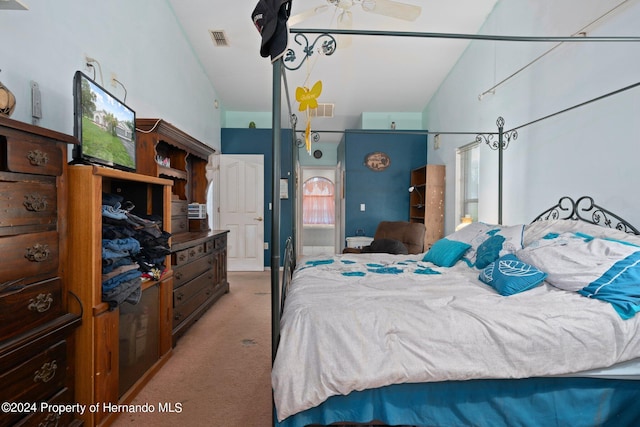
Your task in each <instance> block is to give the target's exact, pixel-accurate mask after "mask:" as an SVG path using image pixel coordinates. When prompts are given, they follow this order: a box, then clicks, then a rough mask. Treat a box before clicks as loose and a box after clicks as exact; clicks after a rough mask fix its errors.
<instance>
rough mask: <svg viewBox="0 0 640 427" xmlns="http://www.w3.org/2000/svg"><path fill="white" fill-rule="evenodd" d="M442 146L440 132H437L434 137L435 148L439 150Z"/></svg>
mask: <svg viewBox="0 0 640 427" xmlns="http://www.w3.org/2000/svg"><path fill="white" fill-rule="evenodd" d="M439 148H440V134H436V135H435V136H434V137H433V149H434V150H438V149H439Z"/></svg>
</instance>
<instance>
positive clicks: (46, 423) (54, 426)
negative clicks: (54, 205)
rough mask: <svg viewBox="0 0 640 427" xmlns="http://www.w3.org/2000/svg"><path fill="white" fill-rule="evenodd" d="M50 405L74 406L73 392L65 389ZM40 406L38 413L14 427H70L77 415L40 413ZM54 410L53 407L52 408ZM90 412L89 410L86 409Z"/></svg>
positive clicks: (51, 400)
mask: <svg viewBox="0 0 640 427" xmlns="http://www.w3.org/2000/svg"><path fill="white" fill-rule="evenodd" d="M47 403H48V404H49V405H72V404H74V403H75V402H74V398H73V391H72V390H70V389H68V388H64V389H62V390H61V391H60V392H58V393H57V394H56V395H55V396H53V397H52V398H51V399H49V400H48V401H47ZM37 404H38V412H34V413H32V414H31V415H29V416H27V417H26V418H23V419H21V420H20V421H19V422H17V423H16V424H14V427H23V426H25V427H26V426H38V427H59V426H68V425H70V424H71V423H72V422H73V418H74V416H75V415H77V413H74V412H64V413H62V414H61V413H58V412H51V411H46V408H45V411H42V412H41V411H40V406H41V404H40V402H38V403H37ZM52 408H53V406H52ZM86 410H88V409H86Z"/></svg>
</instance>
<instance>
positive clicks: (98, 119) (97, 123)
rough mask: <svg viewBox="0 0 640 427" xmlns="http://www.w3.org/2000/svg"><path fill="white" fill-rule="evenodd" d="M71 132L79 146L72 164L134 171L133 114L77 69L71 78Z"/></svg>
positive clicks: (75, 149) (134, 134)
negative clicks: (72, 115)
mask: <svg viewBox="0 0 640 427" xmlns="http://www.w3.org/2000/svg"><path fill="white" fill-rule="evenodd" d="M73 98H74V112H73V113H74V119H75V122H74V134H75V137H76V138H78V140H79V141H80V145H78V146H76V147H75V148H74V150H73V160H74V163H95V164H99V165H103V166H109V167H113V168H116V169H122V170H127V171H135V170H136V130H135V123H136V113H135V112H134V111H133V110H132V109H131V108H129V107H127V106H126V105H125V104H124V103H123V102H120V101H119V100H118V99H117V98H116V97H115V96H113V95H112V94H110V93H109V92H108V91H107V90H106V89H105V88H103V87H102V86H100V85H99V84H98V83H96V82H95V81H93V80H92V79H90V78H89V77H88V76H87V75H85V74H84V73H82V72H81V71H77V72H76V74H75V76H74V79H73Z"/></svg>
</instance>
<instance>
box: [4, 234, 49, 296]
mask: <svg viewBox="0 0 640 427" xmlns="http://www.w3.org/2000/svg"><path fill="white" fill-rule="evenodd" d="M0 254H2V262H0V284H1V283H4V282H9V281H12V280H18V279H24V280H23V281H22V282H21V283H20V284H27V283H33V281H34V280H31V281H29V279H30V277H31V276H38V275H40V277H42V276H43V275H46V274H51V276H56V275H57V271H58V258H59V254H58V233H57V232H56V231H47V232H44V233H33V234H23V235H20V236H9V237H0Z"/></svg>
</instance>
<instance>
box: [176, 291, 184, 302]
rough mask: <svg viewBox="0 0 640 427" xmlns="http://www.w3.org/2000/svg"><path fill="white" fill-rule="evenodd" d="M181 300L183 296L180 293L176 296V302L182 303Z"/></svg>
mask: <svg viewBox="0 0 640 427" xmlns="http://www.w3.org/2000/svg"><path fill="white" fill-rule="evenodd" d="M182 298H184V294H183V293H182V292H180V293H179V294H178V295H176V299H177V300H178V301H182Z"/></svg>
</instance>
